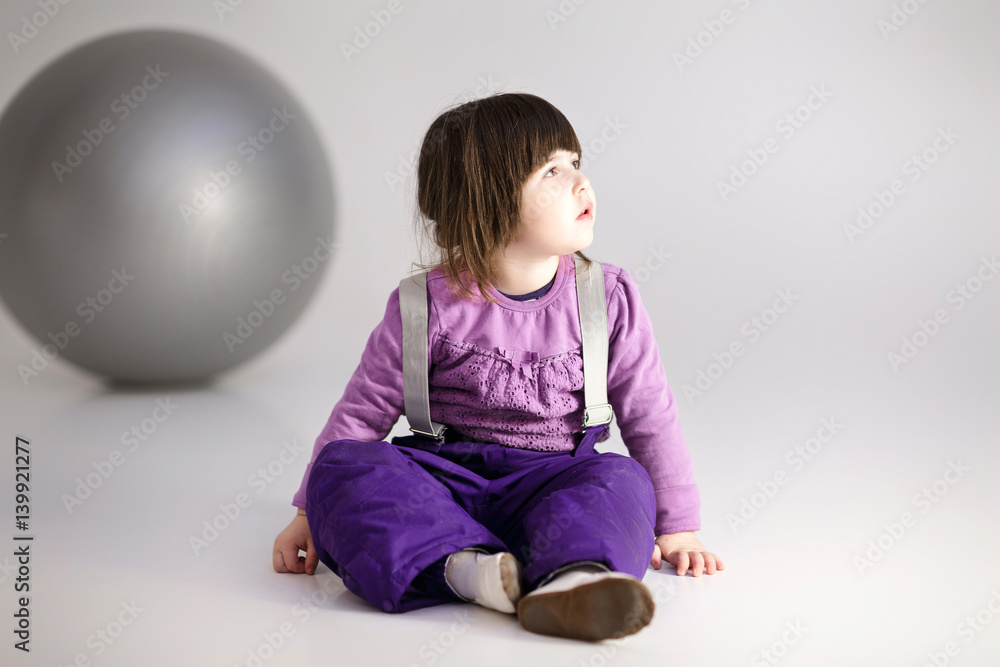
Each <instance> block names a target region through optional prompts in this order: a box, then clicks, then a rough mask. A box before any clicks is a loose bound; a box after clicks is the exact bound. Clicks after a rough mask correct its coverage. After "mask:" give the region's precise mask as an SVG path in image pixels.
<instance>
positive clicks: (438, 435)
mask: <svg viewBox="0 0 1000 667" xmlns="http://www.w3.org/2000/svg"><path fill="white" fill-rule="evenodd" d="M447 428H448V427H447V426H442V427H441V430H440V432H438V433H429V432H427V431H421V430H420V429H418V428H413V427H412V426H411V427H410V431H412V432H413V433H416V434H417V435H422V436H424V437H426V438H434V439H435V440H439V439H441V438H443V437H444V432H445V431H446V430H447Z"/></svg>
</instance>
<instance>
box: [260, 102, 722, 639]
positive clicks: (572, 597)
mask: <svg viewBox="0 0 1000 667" xmlns="http://www.w3.org/2000/svg"><path fill="white" fill-rule="evenodd" d="M580 158H581V154H580V143H579V140H578V139H577V136H576V133H575V132H574V131H573V128H572V126H571V125H570V124H569V121H567V120H566V117H565V116H563V114H562V113H561V112H560V111H559V110H558V109H556V108H555V107H553V106H552V105H551V104H549V103H548V102H546V101H545V100H543V99H541V98H539V97H537V96H535V95H529V94H517V93H510V94H496V95H493V96H490V97H486V98H483V99H479V100H475V101H472V102H468V103H465V104H462V105H460V106H457V107H455V108H453V109H450V110H448V111H446V112H444V113H443V114H441V115H440V116H439V117H438V118H437V119H436V120H435V121H434V122H433V123H432V124H431V127H430V128H429V129H428V131H427V134H426V136H425V137H424V140H423V143H422V145H421V148H420V157H419V161H418V166H417V179H418V186H417V187H418V191H417V200H418V204H419V209H420V214H421V215H422V216H423V219H424V220H425V224H426V225H427V227H428V228H429V229H430V230H432V231H431V233H430V236H431V237H432V238H433V240H434V242H435V244H436V246H437V248H438V250H439V253H440V254H439V257H440V259H439V261H438V262H437V263H436V264H435V265H433V267H432V269H431V270H430V272H429V273H428V274H427V275H426V294H424V293H421V295H422V296H423V297H425V298H426V299H427V302H428V303H427V331H428V335H427V338H428V340H427V346H428V347H427V358H428V373H427V378H428V381H427V383H425V384H426V391H428V392H429V405H430V419H431V420H432V423H433V424H434V425H435V427H442V426H443V431H442V430H441V429H439V428H435V429H434V430H433V431H431V432H423V431H419V430H417V429H413V428H412V427H413V425H414V423H415V422H414V416H413V415H409V414H408V415H407V418H408V420H409V421H410V424H411V430H412V431H414V435H409V436H402V437H394V438H393V439H392V442H391V443H388V442H385V441H384V440H382V439H383V438H385V437H386V435H388V433H389V431H390V430H391V429H392V427H393V426H394V425H395V423H396V421H397V419H398V418H399V416H400V415H401V414H402V413H403V412H404V407H405V406H406V405H407V403H406V402H405V401H404V386H403V378H404V372H403V363H404V360H403V356H404V355H403V350H404V347H405V342H404V339H403V316H402V315H401V311H400V289H399V288H397V289H395V290H393V292H392V294H390V295H389V300H388V303H387V304H386V309H385V315H384V318H383V320H382V322H381V323H380V324H379V325H378V326H377V327H375V330H374V331H373V332H372V334H371V336H370V337H369V339H368V343H367V345H366V347H365V350H364V353H363V355H362V357H361V363H360V364H359V365H358V367H357V370H355V372H354V375H353V376H352V377H351V379H350V381H349V382H348V384H347V388H346V389H345V391H344V395H343V398H341V400H340V401H339V402H338V403H337V404H336V406H334V408H333V411H332V413H331V414H330V417H329V420H328V421H327V424H326V426H325V428H324V429H323V431H322V433H320V435H319V437H318V438H317V439H316V444H315V448H314V451H313V455H312V460H311V461H310V463H309V465H308V466H307V468H306V473H305V475H304V477H303V480H302V485H301V486H300V488H299V490H298V492H297V493H296V494H295V496H294V498H293V500H292V505H294V506H296V507H298V508H299V509H298V513H297V515H296V517H295V518H294V519H293V520H292V522H291V523H290V524H289V525H288V527H287V528H285V529H284V530H283V531H282V532H281V533H280V534H279V535H278V537H277V538H276V539H275V542H274V552H273V563H274V569H275V570H276V571H278V572H303V571H305V572H308V573H309V574H313V573H314V572H315V569H316V563H317V561H322V562H323V563H324V564H326V565H327V566H328V567H329V568H330V569H331V570H332V571H333V572H334V573H335V574H337V575H338V576H340V577H341V578H342V579H343V581H344V584H345V586H346V587H347V588H348V589H350V590H351V591H353V592H354V593H356V594H357V595H359V596H362V597H364V598H365V599H367V600H368V601H369V602H371V603H372V604H373V605H375V606H376V607H378V608H379V609H383V610H385V611H387V612H404V611H409V610H412V609H419V608H421V607H427V606H430V605H437V604H442V603H444V602H454V601H466V602H475V603H478V604H480V605H482V606H485V607H488V608H491V609H495V610H497V611H500V612H505V613H509V614H514V613H516V614H517V615H518V618H519V620H520V622H521V624H522V626H523V627H524V628H525V629H527V630H529V631H531V632H536V633H540V634H547V635H556V636H563V637H571V638H577V639H584V640H600V639H605V638H612V637H622V636H625V635H629V634H632V633H635V632H637V631H639V630H640V629H641V628H643V627H644V626H645V625H647V624H648V623H649V622H650V620H651V619H652V616H653V609H654V604H653V600H652V596H651V595H650V592H649V590H648V589H647V588H646V586H645V585H644V584H643V583H642V582H641V579H642V577H643V575H644V573H645V571H646V567H647V564H651V565H653V566H654V567H655V568H657V569H659V568H660V566H661V563H662V561H663V560H666V561H667V562H669V563H670V564H671V565H674V566H676V568H677V573H678V575H684V574H685V572H686V571H687V570H688V569H689V568H690V569H691V570H692V574H693V575H694V576H696V577H697V576H700V575H701V573H702V571H705V572H707V573H708V574H714V573H715V571H716V570H717V569H718V570H722V569H725V565H724V564H723V562H722V560H721V559H720V558H718V557H717V556H716V555H715V554H712V553H709V552H708V551H706V550H705V547H704V546H703V545H702V544H701V542H700V541H699V540H698V538H697V537H696V536H695V531H696V530H700V528H701V521H700V518H699V510H700V500H699V495H698V488H697V486H696V484H695V482H694V476H693V473H692V469H691V458H690V454H689V453H688V450H687V446H686V445H685V442H684V437H683V435H682V433H681V428H680V424H679V422H678V419H677V407H676V403H675V401H674V397H673V393H672V392H671V390H670V387H669V386H668V385H667V381H666V377H665V375H664V370H663V365H662V363H661V362H660V357H659V352H658V349H657V346H656V341H655V339H654V337H653V330H652V324H651V322H650V319H649V315H648V314H647V312H646V310H645V308H644V307H643V304H642V301H641V300H640V298H639V289H638V285H637V284H636V282H635V279H634V278H633V277H632V275H631V274H630V273H629V272H628V271H626V270H625V269H622V268H619V267H617V266H614V265H612V264H608V263H604V264H597V263H596V262H595V263H592V262H591V260H589V259H588V258H587V257H585V256H584V255H583V253H582V252H580V251H581V250H582V249H584V248H587V247H588V246H589V245H590V244H591V242H592V241H593V234H594V232H593V229H594V220H595V217H596V215H595V214H596V203H597V200H596V199H595V197H594V191H593V188H592V187H591V184H590V181H589V180H588V179H587V177H586V176H584V175H583V172H582V171H580ZM577 258H579V259H577ZM577 266H580V267H588V268H587V271H589V270H591V269H593V270H597V268H596V267H600V270H601V271H602V274H599V275H600V276H601V277H600V278H596V279H595V280H602V281H603V285H604V294H605V295H606V297H605V298H606V306H607V360H606V363H607V366H606V368H607V371H606V373H607V375H606V392H607V394H606V395H607V397H608V398H607V402H608V403H610V406H611V407H610V409H609V410H608V411H607V414H606V417H605V418H603V419H598V421H603V422H605V423H599V424H597V425H589V426H588V427H587V428H585V429H583V430H581V424H584V423H585V422H584V407H585V404H584V400H583V399H584V396H583V394H584V391H583V389H584V373H583V368H584V363H583V355H582V345H581V343H582V340H583V334H582V329H581V323H580V313H581V312H582V311H581V309H580V308H579V305H578V293H577V287H576V285H575V282H576V273H577ZM580 273H581V276H582V275H584V273H585V272H584V271H580ZM476 292H478V294H477V293H476ZM600 333H601V334H602V335H603V333H604V332H603V331H601V332H600ZM588 335H590V334H588ZM411 340H412V339H411ZM602 361H603V359H602ZM594 375H595V376H596V377H594V378H591V377H590V375H588V376H587V381H588V383H591V382H593V383H603V381H604V378H603V377H601V376H600V373H595V374H594ZM601 389H604V385H603V384H602V387H601ZM411 390H412V387H410V388H408V389H407V393H409V392H410V391H411ZM589 391H590V388H589V386H588V392H589ZM425 404H426V403H425ZM612 412H613V414H614V415H615V416H616V417H617V423H618V426H619V428H620V429H621V437H622V440H623V442H624V443H625V446H626V447H627V448H628V451H629V453H630V454H631V456H621V455H619V454H615V453H612V452H604V453H598V452H595V450H594V443H595V442H603V441H605V440H607V439H608V438H609V437H610V434H609V428H610V424H609V423H607V422H610V419H611V414H612ZM588 419H590V421H591V422H593V421H594V420H593V419H591V418H589V417H588ZM300 549H302V550H304V551H305V552H306V556H305V558H304V559H303V558H302V557H300V556H299V555H298V554H299V550H300Z"/></svg>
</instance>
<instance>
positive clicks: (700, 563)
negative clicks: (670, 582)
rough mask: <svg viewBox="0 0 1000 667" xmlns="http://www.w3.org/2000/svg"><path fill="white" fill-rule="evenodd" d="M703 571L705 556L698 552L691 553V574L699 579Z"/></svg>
mask: <svg viewBox="0 0 1000 667" xmlns="http://www.w3.org/2000/svg"><path fill="white" fill-rule="evenodd" d="M704 571H705V555H704V554H703V553H702V552H700V551H692V552H691V574H693V575H694V576H696V577H700V576H701V573H702V572H704Z"/></svg>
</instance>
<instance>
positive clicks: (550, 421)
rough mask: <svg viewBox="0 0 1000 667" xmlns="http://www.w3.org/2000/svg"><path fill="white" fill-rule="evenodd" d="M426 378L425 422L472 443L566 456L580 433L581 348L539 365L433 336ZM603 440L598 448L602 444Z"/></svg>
mask: <svg viewBox="0 0 1000 667" xmlns="http://www.w3.org/2000/svg"><path fill="white" fill-rule="evenodd" d="M433 359H435V360H436V361H435V364H434V365H433V367H432V368H431V372H430V390H429V391H430V401H431V418H432V419H433V420H434V421H436V422H440V423H443V424H447V425H449V426H450V427H451V428H453V429H454V430H456V431H458V432H460V433H462V434H463V435H466V436H468V437H469V438H470V439H471V440H474V441H476V442H493V443H497V444H504V445H510V446H513V447H519V448H523V449H533V450H538V451H569V450H572V449H573V448H574V447H575V446H576V443H577V442H579V438H580V437H582V436H581V435H580V429H581V428H582V425H583V357H582V354H581V350H580V348H577V349H575V350H570V351H568V352H564V353H562V354H556V355H553V356H549V357H544V358H539V356H538V353H537V352H531V351H524V350H511V349H505V348H494V349H492V350H486V349H483V348H481V347H478V346H477V345H474V344H472V343H467V342H462V341H454V340H451V339H449V338H447V337H445V336H439V338H438V341H437V344H436V346H435V351H434V354H433ZM608 437H609V436H608V434H607V432H605V433H604V434H602V437H601V438H600V439H599V440H598V441H599V442H600V441H603V440H607V439H608Z"/></svg>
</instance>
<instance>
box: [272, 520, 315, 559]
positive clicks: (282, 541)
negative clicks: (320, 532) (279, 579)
mask: <svg viewBox="0 0 1000 667" xmlns="http://www.w3.org/2000/svg"><path fill="white" fill-rule="evenodd" d="M299 549H302V550H303V551H305V552H306V557H305V558H302V557H301V556H299ZM271 560H272V564H273V565H274V571H275V572H295V573H298V574H301V573H302V572H303V571H305V572H306V573H307V574H314V573H315V572H316V563H318V562H319V556H318V555H317V554H316V549H314V548H313V543H312V534H311V533H310V532H309V522H308V520H306V513H305V510H302V509H300V510H299V511H298V513H297V514H296V515H295V518H294V519H292V522H291V523H290V524H288V527H287V528H285V529H284V530H283V531H281V532H280V533H278V537H276V538H275V539H274V552H273V553H272V554H271Z"/></svg>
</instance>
